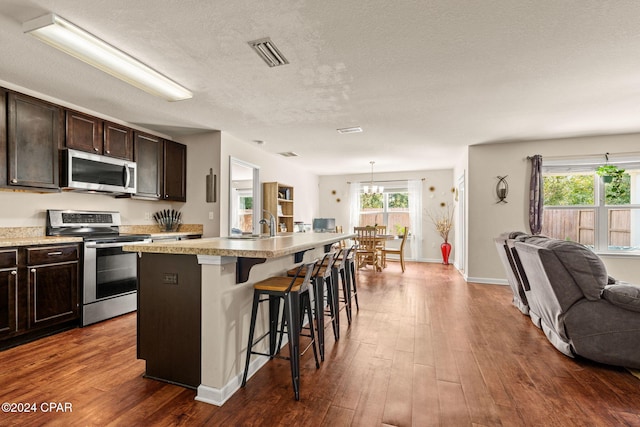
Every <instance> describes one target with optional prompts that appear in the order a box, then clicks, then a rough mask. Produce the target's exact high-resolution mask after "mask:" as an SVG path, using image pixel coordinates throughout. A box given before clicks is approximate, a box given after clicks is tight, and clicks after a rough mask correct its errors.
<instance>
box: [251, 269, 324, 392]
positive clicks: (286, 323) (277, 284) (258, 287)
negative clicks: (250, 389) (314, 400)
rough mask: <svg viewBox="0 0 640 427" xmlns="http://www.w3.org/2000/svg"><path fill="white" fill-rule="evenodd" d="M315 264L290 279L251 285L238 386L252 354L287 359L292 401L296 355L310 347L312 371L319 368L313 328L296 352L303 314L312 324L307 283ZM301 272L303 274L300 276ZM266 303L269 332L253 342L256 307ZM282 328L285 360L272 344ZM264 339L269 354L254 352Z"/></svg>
mask: <svg viewBox="0 0 640 427" xmlns="http://www.w3.org/2000/svg"><path fill="white" fill-rule="evenodd" d="M316 263H317V260H314V261H312V262H308V263H304V264H301V265H300V266H299V267H298V268H297V273H296V275H295V276H294V277H270V278H268V279H265V280H262V281H260V282H257V283H255V284H254V285H253V307H252V309H251V327H250V329H249V342H248V344H247V356H246V361H245V367H244V375H243V376H242V387H244V386H245V385H246V384H247V374H248V373H249V363H250V361H251V360H250V359H251V355H252V354H258V355H262V356H268V357H269V358H270V359H273V358H274V357H278V358H281V359H288V360H289V364H290V365H291V381H292V383H293V393H294V395H295V399H296V400H300V355H301V354H304V353H305V352H306V351H307V350H308V348H309V347H312V348H313V355H314V358H315V361H316V369H319V368H320V363H319V362H318V353H317V350H316V339H315V333H314V328H313V327H311V328H310V338H311V343H310V344H309V345H308V346H307V347H306V348H305V349H304V350H303V351H302V352H300V333H301V330H302V319H303V318H304V314H305V313H306V314H307V316H308V317H309V322H310V323H311V324H313V312H312V309H311V300H310V298H309V282H310V279H311V275H312V274H313V271H314V267H315V265H316ZM303 271H304V273H302V272H303ZM303 274H304V276H303ZM263 296H267V297H268V298H263ZM281 300H283V301H284V310H283V316H284V319H283V322H282V327H281V329H280V330H278V324H279V323H280V322H279V319H278V318H279V314H280V301H281ZM266 301H268V302H269V331H267V332H266V333H265V334H264V335H262V336H261V337H259V338H258V339H257V340H255V341H254V340H253V336H254V333H255V327H256V319H257V316H258V306H259V305H260V303H263V302H266ZM284 327H286V330H287V337H288V340H289V357H285V356H280V355H279V353H280V348H279V346H277V345H276V341H277V336H278V333H279V332H280V333H282V331H283V328H284ZM267 336H269V353H262V352H259V351H254V350H253V347H254V346H255V345H256V344H258V343H259V342H260V341H262V340H263V339H264V338H265V337H267Z"/></svg>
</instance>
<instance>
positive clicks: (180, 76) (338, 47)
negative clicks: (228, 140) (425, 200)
mask: <svg viewBox="0 0 640 427" xmlns="http://www.w3.org/2000/svg"><path fill="white" fill-rule="evenodd" d="M49 12H53V13H56V14H58V15H60V16H62V17H64V18H66V19H68V20H70V21H72V22H74V23H75V24H76V25H78V26H80V27H83V28H84V29H86V30H88V31H90V32H92V33H94V34H95V35H97V36H98V37H100V38H102V39H104V40H105V41H107V42H109V43H111V44H113V45H115V46H117V47H119V48H120V49H122V50H124V51H125V52H127V53H129V54H130V55H132V56H134V57H137V58H138V59H140V60H142V61H143V62H145V63H146V64H148V65H150V66H151V67H153V68H155V69H157V70H158V71H160V72H162V73H163V74H166V75H167V76H169V77H170V78H172V79H174V80H176V81H178V82H180V83H181V84H183V85H185V86H186V87H188V88H189V89H191V90H192V91H193V92H194V97H193V99H191V100H187V101H180V102H175V103H170V102H166V101H164V100H162V99H159V98H155V97H153V96H151V95H148V94H147V93H145V92H142V91H140V90H138V89H136V88H133V87H131V86H128V85H127V84H125V83H123V82H121V81H119V80H116V79H114V78H113V77H111V76H109V75H106V74H103V73H101V72H100V71H98V70H95V69H93V68H91V67H90V66H88V65H86V64H84V63H82V62H79V61H77V60H76V59H74V58H72V57H69V56H67V55H65V54H63V53H61V52H58V51H57V50H55V49H53V48H51V47H49V46H47V45H45V44H43V43H41V42H39V41H38V40H36V39H35V38H33V37H31V36H29V35H26V34H23V32H22V23H23V22H25V21H28V20H30V19H33V18H36V17H38V16H41V15H44V14H46V13H49ZM263 37H271V39H272V40H273V42H274V43H275V44H276V45H277V46H278V47H279V48H280V50H281V51H282V53H283V54H284V55H285V56H286V57H287V59H288V60H289V61H290V64H289V65H285V66H283V67H278V68H269V67H267V66H266V64H265V63H264V62H263V61H262V60H261V59H260V58H259V57H258V56H257V55H256V54H255V53H254V52H253V51H252V50H251V49H250V48H249V46H248V45H247V42H248V41H250V40H255V39H259V38H263ZM0 80H2V81H5V82H8V83H10V84H13V85H17V86H19V87H23V88H28V89H30V90H33V91H36V92H38V93H41V94H44V95H46V96H49V97H52V98H55V99H59V100H62V101H64V102H66V103H69V104H71V105H77V106H79V107H82V108H84V109H87V110H90V111H94V112H97V113H101V114H105V115H107V116H111V117H114V118H117V119H120V120H123V121H127V122H130V123H134V124H139V125H142V126H145V127H147V128H150V129H154V130H158V131H161V132H163V133H166V134H169V135H171V136H174V137H176V138H177V139H178V140H179V139H180V136H181V135H185V134H190V133H196V132H201V131H204V130H211V129H218V130H223V131H225V132H228V133H229V134H232V135H234V136H235V137H237V138H240V139H243V140H246V141H249V142H250V141H253V140H263V141H265V142H266V144H264V145H262V146H261V149H264V150H266V151H269V152H273V153H278V152H283V151H295V152H296V153H298V154H299V155H300V157H297V158H294V159H291V161H292V162H296V163H297V164H300V165H303V166H305V167H307V168H308V169H310V170H312V171H314V172H316V173H318V174H338V173H356V172H360V173H366V172H369V171H370V165H369V161H371V160H374V161H375V162H376V165H375V171H376V172H381V171H393V170H420V169H438V168H450V167H452V165H453V164H454V162H455V161H456V160H457V159H459V156H460V154H461V152H462V150H463V149H464V147H466V146H467V145H470V144H478V143H484V142H494V141H508V140H521V139H532V138H550V137H564V136H573V135H587V134H602V133H623V132H636V131H639V130H640V1H637V0H536V1H524V0H502V1H497V0H496V1H492V0H483V1H479V0H465V1H462V0H438V1H432V0H429V1H427V0H424V1H415V0H413V1H412V0H399V1H389V0H367V1H356V0H323V1H317V0H298V1H295V0H290V1H285V0H277V1H276V0H273V1H270V0H266V1H264V0H254V1H248V0H244V1H243V0H234V1H217V0H199V1H197V0H85V1H79V0H0ZM350 126H361V127H363V129H364V132H363V133H359V134H350V135H340V134H338V133H337V132H336V129H337V128H343V127H350Z"/></svg>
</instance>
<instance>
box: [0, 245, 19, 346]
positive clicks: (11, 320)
mask: <svg viewBox="0 0 640 427" xmlns="http://www.w3.org/2000/svg"><path fill="white" fill-rule="evenodd" d="M17 306H18V250H17V249H9V250H3V251H0V339H2V338H4V337H11V336H13V335H15V334H16V333H17V332H18V319H17V314H18V313H17V310H16V308H17Z"/></svg>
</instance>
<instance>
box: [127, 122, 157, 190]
mask: <svg viewBox="0 0 640 427" xmlns="http://www.w3.org/2000/svg"><path fill="white" fill-rule="evenodd" d="M134 140H135V161H136V165H137V166H138V190H137V192H136V194H135V195H136V197H142V198H146V199H161V198H162V197H161V196H162V162H163V140H162V138H159V137H157V136H153V135H149V134H145V133H141V132H134Z"/></svg>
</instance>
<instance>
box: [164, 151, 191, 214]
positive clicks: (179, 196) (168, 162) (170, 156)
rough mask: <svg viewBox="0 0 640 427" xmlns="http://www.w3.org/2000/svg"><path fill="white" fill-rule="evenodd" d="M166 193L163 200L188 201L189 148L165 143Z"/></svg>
mask: <svg viewBox="0 0 640 427" xmlns="http://www.w3.org/2000/svg"><path fill="white" fill-rule="evenodd" d="M163 171H164V193H163V199H164V200H170V201H174V202H186V201H187V146H186V145H184V144H180V143H177V142H174V141H167V140H165V141H164V169H163Z"/></svg>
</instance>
